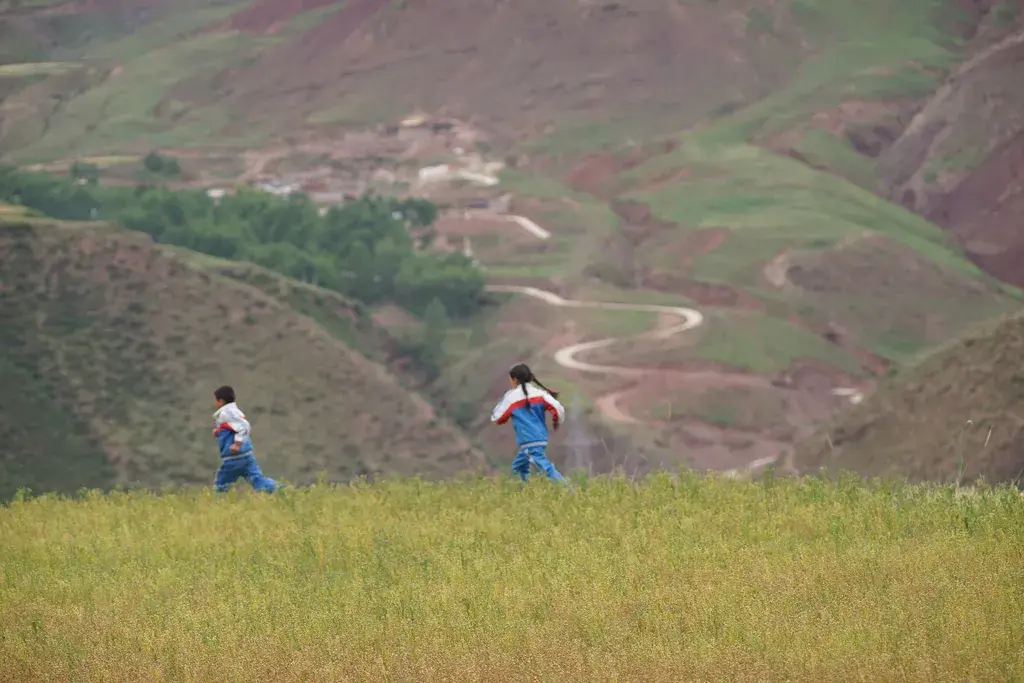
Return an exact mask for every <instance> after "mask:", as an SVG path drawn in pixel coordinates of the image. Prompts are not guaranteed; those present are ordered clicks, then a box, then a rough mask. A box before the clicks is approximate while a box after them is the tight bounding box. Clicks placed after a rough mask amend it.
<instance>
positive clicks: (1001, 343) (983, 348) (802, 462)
mask: <svg viewBox="0 0 1024 683" xmlns="http://www.w3.org/2000/svg"><path fill="white" fill-rule="evenodd" d="M1022 354H1024V317H1020V316H1016V317H1010V318H1007V319H1005V320H1003V321H1001V322H998V323H996V324H992V325H989V326H986V327H985V328H982V329H979V330H977V331H976V332H974V333H973V334H970V335H968V336H966V337H965V338H963V339H961V340H959V341H957V342H955V343H953V344H951V345H949V346H948V347H947V348H944V349H942V350H941V351H939V352H936V353H935V354H933V355H932V356H930V357H928V358H927V359H925V360H924V361H922V362H921V363H920V364H918V365H916V366H914V367H912V368H910V369H908V370H906V371H904V372H903V373H901V374H900V375H898V376H897V377H895V378H894V379H892V380H890V381H888V382H886V383H885V384H883V385H882V386H881V387H879V389H878V391H877V392H876V393H875V394H874V395H873V396H871V397H870V398H868V399H867V400H865V401H864V403H862V404H861V405H859V406H857V407H856V408H853V409H852V410H851V411H850V412H849V414H847V415H844V416H843V417H842V418H841V419H840V420H839V421H838V422H837V423H836V424H835V425H833V426H831V427H829V428H828V429H827V430H823V431H822V432H820V433H819V434H817V435H815V436H814V437H813V438H811V439H808V440H807V441H806V442H805V443H804V444H802V445H801V446H800V447H799V448H798V449H797V451H796V455H795V458H794V465H795V466H796V468H797V469H798V470H799V471H803V472H809V471H814V470H817V469H818V468H819V467H825V468H827V469H830V470H832V471H837V470H843V469H845V470H852V471H856V472H858V473H862V474H866V475H871V476H896V477H908V478H910V479H911V480H915V481H921V480H940V481H946V482H952V481H955V480H956V479H957V478H958V477H960V476H961V471H962V479H963V481H971V480H974V479H977V478H979V477H984V478H985V479H986V480H988V481H989V482H1002V481H1011V480H1015V479H1017V478H1018V477H1019V476H1020V475H1021V470H1022V469H1024V373H1022V372H1021V370H1020V367H1021V363H1020V359H1021V356H1022Z"/></svg>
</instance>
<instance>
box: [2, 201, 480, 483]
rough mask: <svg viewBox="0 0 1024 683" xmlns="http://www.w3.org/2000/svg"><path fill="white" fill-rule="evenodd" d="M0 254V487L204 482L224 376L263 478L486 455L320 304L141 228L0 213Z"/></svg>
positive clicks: (453, 465)
mask: <svg viewBox="0 0 1024 683" xmlns="http://www.w3.org/2000/svg"><path fill="white" fill-rule="evenodd" d="M0 263H3V269H2V271H0V318H2V319H3V320H4V324H3V326H2V327H3V331H2V335H3V339H2V341H3V346H2V348H3V351H2V353H0V374H2V375H3V380H2V381H0V385H2V387H3V388H2V390H0V403H2V405H3V409H2V410H0V434H2V437H3V438H2V443H3V447H2V448H0V470H2V472H3V476H0V481H2V482H3V484H2V488H3V490H2V491H0V496H5V495H10V494H11V493H13V489H16V488H17V487H18V486H30V487H32V488H33V489H35V490H54V489H55V490H61V491H68V490H75V489H77V488H78V487H79V486H110V485H114V484H124V485H129V484H137V485H143V486H149V487H157V486H162V485H165V484H176V483H197V482H207V481H208V480H209V479H210V477H211V476H212V473H213V471H214V469H215V468H216V464H217V455H216V450H215V447H214V444H213V441H212V437H211V435H210V427H211V414H212V410H213V409H212V407H211V401H212V399H211V391H212V390H213V388H215V386H216V385H218V384H220V383H230V384H233V385H234V386H235V387H236V389H237V391H238V392H239V400H240V405H241V406H242V408H243V409H244V410H245V411H246V414H247V415H248V417H249V418H250V420H251V422H252V423H253V427H254V441H255V444H256V449H257V454H258V455H259V457H260V460H261V461H262V463H263V465H264V467H265V469H266V470H267V471H268V473H270V474H272V475H273V476H277V477H282V478H284V479H287V480H290V481H293V482H310V481H312V480H313V479H314V478H315V477H316V476H317V474H318V473H319V472H323V473H325V474H326V475H327V476H328V477H329V478H330V479H332V480H338V479H347V478H351V477H354V476H358V475H360V474H405V475H409V474H413V473H419V474H423V475H425V476H443V475H451V474H453V473H454V472H455V471H457V470H460V469H463V468H470V467H475V466H476V464H477V463H478V461H477V460H476V457H475V456H474V455H473V454H472V452H471V449H470V447H469V445H468V443H467V442H466V440H465V437H464V436H463V435H461V434H460V433H458V432H457V431H455V430H453V429H451V428H448V427H446V426H443V423H442V422H441V421H440V420H438V419H437V418H436V417H435V416H433V415H432V411H431V409H430V407H429V406H427V405H426V404H425V403H424V402H422V401H419V402H417V401H416V400H414V398H413V397H412V396H411V395H410V394H409V393H408V392H407V391H406V390H405V389H403V388H402V387H401V386H399V385H398V383H397V382H396V381H395V380H394V378H393V377H391V376H389V375H388V373H387V372H386V371H385V370H384V369H383V368H380V367H379V366H376V365H375V364H373V363H371V362H370V361H368V360H367V359H366V358H365V357H363V356H362V355H360V354H358V353H357V352H355V351H353V350H352V349H350V348H348V347H347V346H346V345H344V344H343V343H342V342H340V341H339V340H338V339H337V338H336V337H335V336H332V335H331V334H329V333H328V332H327V331H325V329H323V328H321V327H320V326H319V325H317V324H316V323H315V322H314V321H313V320H312V319H310V318H307V317H305V316H303V315H300V314H297V313H296V312H295V311H294V310H292V309H291V308H289V307H286V306H285V305H283V304H282V303H281V302H280V301H279V300H277V299H276V298H273V297H271V296H268V295H266V294H264V293H263V292H262V291H259V290H257V289H256V288H254V287H250V286H247V285H245V284H242V283H240V282H238V281H237V280H235V279H231V278H228V277H221V276H218V275H216V274H212V273H210V272H208V271H206V270H204V269H201V268H196V267H194V266H192V265H190V264H189V263H188V262H186V261H185V260H183V259H182V258H180V257H178V256H176V255H173V254H171V253H169V252H167V251H165V250H162V249H159V248H155V247H154V245H153V244H152V243H151V242H150V241H149V240H148V238H146V237H144V236H141V235H138V234H135V233H128V232H125V231H121V230H114V229H97V228H93V227H78V226H71V227H68V226H59V225H42V224H38V223H36V224H33V223H29V222H22V221H17V222H14V223H6V224H3V225H2V227H0ZM351 315H352V322H354V321H355V313H354V312H353V313H352V314H351ZM104 454H105V455H104ZM83 463H85V464H83ZM76 470H80V475H79V476H76V477H73V476H69V475H68V473H69V472H74V471H76Z"/></svg>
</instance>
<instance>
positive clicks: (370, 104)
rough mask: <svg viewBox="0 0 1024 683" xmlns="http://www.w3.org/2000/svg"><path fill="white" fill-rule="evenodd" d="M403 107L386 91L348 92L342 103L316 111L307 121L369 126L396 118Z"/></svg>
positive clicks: (317, 123)
mask: <svg viewBox="0 0 1024 683" xmlns="http://www.w3.org/2000/svg"><path fill="white" fill-rule="evenodd" d="M398 111H401V107H399V106H398V105H396V104H395V103H394V102H393V101H391V99H390V98H389V96H388V95H387V94H385V93H375V94H373V95H360V94H357V93H350V94H347V95H346V96H345V98H344V101H342V102H341V103H340V104H334V105H331V106H329V107H326V108H325V109H320V110H318V111H314V112H313V113H311V114H310V115H309V116H308V117H307V118H306V121H307V122H308V123H310V124H312V125H314V126H328V125H334V126H369V125H376V124H378V123H381V122H382V121H390V120H393V119H394V118H395V114H396V112H398Z"/></svg>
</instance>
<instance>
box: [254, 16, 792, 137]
mask: <svg viewBox="0 0 1024 683" xmlns="http://www.w3.org/2000/svg"><path fill="white" fill-rule="evenodd" d="M385 8H386V11H382V10H385ZM750 32H751V28H750V26H749V24H748V23H747V22H745V21H744V20H743V19H742V17H739V18H737V17H736V16H732V15H730V14H729V13H726V12H722V11H721V10H719V9H718V8H716V7H714V6H713V5H710V4H705V3H687V4H681V3H672V2H664V1H663V0H638V1H636V2H630V3H628V4H627V3H605V4H604V5H602V6H597V5H590V4H582V3H579V2H569V1H568V0H519V1H518V2H515V3H507V2H506V3H498V4H494V3H481V2H473V1H470V0H448V1H447V2H444V3H441V2H416V3H412V2H410V3H407V4H405V5H404V6H402V7H397V6H392V5H389V2H388V0H349V2H347V3H346V4H345V5H344V7H343V8H342V9H341V10H340V11H338V12H337V13H335V14H332V15H331V16H330V17H328V18H327V19H326V20H325V21H324V22H323V23H322V24H321V25H320V26H318V27H317V28H316V29H314V30H312V31H310V32H309V33H307V34H306V35H304V36H303V39H302V40H301V41H293V42H288V43H286V44H284V45H282V46H281V47H279V48H278V49H276V50H272V51H270V52H269V53H267V54H266V55H264V56H263V58H262V59H261V60H260V61H259V62H258V63H257V64H255V65H254V66H253V67H252V68H250V69H248V70H247V71H246V72H244V73H242V74H239V78H238V81H237V82H236V84H235V86H236V87H235V92H236V93H238V96H237V97H238V98H239V101H238V103H237V104H238V111H240V112H245V113H246V115H247V116H249V115H255V114H254V112H256V111H258V115H259V116H260V117H261V118H265V119H266V121H268V122H270V121H274V120H277V119H280V118H281V117H282V116H284V115H287V113H288V112H291V113H292V114H294V113H295V112H296V110H299V111H303V110H304V111H307V112H309V113H310V114H313V113H315V112H317V111H324V110H332V111H337V110H342V111H344V110H347V109H348V108H349V107H358V106H360V105H363V106H366V105H368V104H372V105H373V106H374V107H378V108H381V107H383V108H386V109H390V110H391V111H392V113H394V114H398V115H400V114H402V113H405V112H407V111H408V110H409V109H411V108H414V107H423V108H426V109H428V110H431V111H437V110H442V109H446V110H448V111H449V112H451V113H453V114H455V115H461V116H467V117H476V118H478V119H479V120H481V121H483V122H485V123H487V124H489V125H488V127H489V128H492V129H493V128H495V127H499V128H501V129H503V130H505V131H507V132H513V133H527V134H528V133H541V132H544V131H545V127H546V125H547V124H549V123H550V122H552V121H553V120H555V119H557V118H562V119H564V118H566V117H568V118H572V119H574V120H576V121H577V122H585V121H587V120H600V119H604V120H607V119H611V118H613V117H615V116H616V115H619V114H621V113H622V112H623V111H628V110H634V109H636V110H638V109H641V108H642V109H643V111H644V114H645V116H646V117H648V118H654V117H659V116H661V117H671V118H672V120H673V121H674V122H680V123H682V124H686V123H693V122H695V121H696V120H698V119H700V118H702V117H704V116H706V115H708V114H710V113H711V112H713V111H714V110H715V109H716V108H718V107H720V106H722V105H724V104H726V103H728V102H733V101H736V100H737V99H740V98H743V97H753V96H756V95H757V94H759V93H760V92H762V91H763V89H765V88H768V87H770V86H771V85H773V84H777V83H779V82H781V80H782V79H784V78H785V77H786V76H788V75H789V70H790V69H791V67H792V66H793V63H792V62H791V61H787V60H779V59H774V60H772V59H767V58H763V57H766V56H767V55H768V54H769V52H770V53H771V54H775V53H777V52H778V50H780V49H783V48H781V47H780V45H783V44H784V43H781V42H778V41H775V42H772V43H769V42H766V41H763V40H759V39H758V38H757V37H756V36H754V35H752V34H750ZM771 51H774V52H771ZM776 56H777V55H776ZM782 64H787V66H780V65H782ZM772 65H774V66H772Z"/></svg>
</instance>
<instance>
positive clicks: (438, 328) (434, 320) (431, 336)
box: [419, 299, 450, 377]
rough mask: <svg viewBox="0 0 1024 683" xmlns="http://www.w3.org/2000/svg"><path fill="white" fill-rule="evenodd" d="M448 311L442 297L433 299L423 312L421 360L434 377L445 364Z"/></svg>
mask: <svg viewBox="0 0 1024 683" xmlns="http://www.w3.org/2000/svg"><path fill="white" fill-rule="evenodd" d="M449 324H450V323H449V321H448V311H446V310H445V307H444V304H443V303H441V300H440V299H432V300H431V302H430V303H429V304H427V309H426V311H424V313H423V331H422V335H421V337H420V352H419V360H420V362H421V363H422V364H423V366H424V367H425V368H426V369H427V371H428V372H429V373H430V375H431V376H432V377H436V376H437V374H438V373H439V372H440V370H441V368H442V367H443V365H444V358H445V354H444V342H445V339H446V338H447V336H448V327H449Z"/></svg>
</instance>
